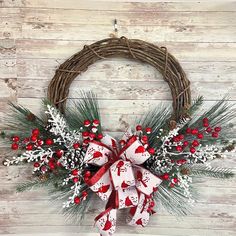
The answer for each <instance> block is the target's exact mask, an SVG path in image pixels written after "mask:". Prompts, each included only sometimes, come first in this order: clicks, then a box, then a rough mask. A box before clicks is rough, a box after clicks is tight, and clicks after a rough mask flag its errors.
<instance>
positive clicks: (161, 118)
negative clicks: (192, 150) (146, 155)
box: [138, 105, 171, 146]
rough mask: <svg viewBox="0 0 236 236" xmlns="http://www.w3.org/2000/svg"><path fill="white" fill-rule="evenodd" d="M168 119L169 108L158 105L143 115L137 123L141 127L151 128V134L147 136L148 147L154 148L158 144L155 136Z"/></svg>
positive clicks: (163, 127) (169, 114) (169, 115)
mask: <svg viewBox="0 0 236 236" xmlns="http://www.w3.org/2000/svg"><path fill="white" fill-rule="evenodd" d="M170 117H171V109H170V107H169V106H168V107H164V106H163V105H159V106H157V107H156V108H155V109H153V110H152V111H150V112H148V113H147V114H146V115H144V116H143V117H142V118H141V120H139V122H138V123H139V124H140V125H141V126H142V127H150V128H152V133H151V134H150V135H149V136H148V138H149V144H150V146H156V144H157V142H158V139H157V136H159V132H160V129H165V127H166V126H167V122H168V120H169V119H170Z"/></svg>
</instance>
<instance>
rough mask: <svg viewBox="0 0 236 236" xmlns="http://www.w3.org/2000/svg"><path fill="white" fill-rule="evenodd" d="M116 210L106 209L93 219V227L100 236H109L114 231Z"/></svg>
mask: <svg viewBox="0 0 236 236" xmlns="http://www.w3.org/2000/svg"><path fill="white" fill-rule="evenodd" d="M116 214H117V209H113V208H107V209H106V210H105V211H104V212H102V213H101V214H99V215H98V216H97V217H96V218H95V221H96V222H95V226H96V227H97V228H98V230H99V233H100V235H101V236H111V235H113V234H114V233H115V231H116Z"/></svg>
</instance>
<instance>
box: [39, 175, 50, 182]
mask: <svg viewBox="0 0 236 236" xmlns="http://www.w3.org/2000/svg"><path fill="white" fill-rule="evenodd" d="M39 179H40V180H41V181H42V182H45V181H46V180H47V179H48V177H47V176H46V175H40V176H39Z"/></svg>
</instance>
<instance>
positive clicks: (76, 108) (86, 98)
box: [65, 91, 101, 132]
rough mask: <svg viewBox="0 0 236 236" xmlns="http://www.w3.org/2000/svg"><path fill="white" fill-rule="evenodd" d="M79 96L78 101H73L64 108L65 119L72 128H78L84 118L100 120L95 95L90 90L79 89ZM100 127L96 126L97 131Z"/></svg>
mask: <svg viewBox="0 0 236 236" xmlns="http://www.w3.org/2000/svg"><path fill="white" fill-rule="evenodd" d="M81 97H82V98H81V99H80V100H79V101H75V102H73V104H72V106H70V107H69V108H66V112H65V114H66V119H67V122H68V124H69V126H70V127H71V128H72V129H80V128H81V127H82V126H83V122H84V120H90V121H93V120H95V119H97V120H100V113H99V106H98V101H97V97H96V95H95V94H94V93H93V92H92V91H88V92H84V91H81ZM100 121H101V120H100ZM100 127H101V126H98V128H99V130H98V132H101V130H100Z"/></svg>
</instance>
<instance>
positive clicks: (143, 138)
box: [141, 135, 148, 143]
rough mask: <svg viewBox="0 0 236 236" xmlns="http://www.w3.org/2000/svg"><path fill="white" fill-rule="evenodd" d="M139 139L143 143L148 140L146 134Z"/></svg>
mask: <svg viewBox="0 0 236 236" xmlns="http://www.w3.org/2000/svg"><path fill="white" fill-rule="evenodd" d="M141 140H142V142H143V143H147V142H148V137H147V136H146V135H143V137H142V138H141Z"/></svg>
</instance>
